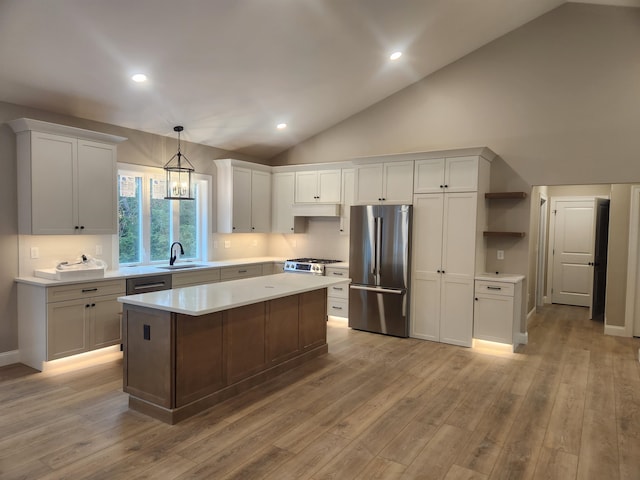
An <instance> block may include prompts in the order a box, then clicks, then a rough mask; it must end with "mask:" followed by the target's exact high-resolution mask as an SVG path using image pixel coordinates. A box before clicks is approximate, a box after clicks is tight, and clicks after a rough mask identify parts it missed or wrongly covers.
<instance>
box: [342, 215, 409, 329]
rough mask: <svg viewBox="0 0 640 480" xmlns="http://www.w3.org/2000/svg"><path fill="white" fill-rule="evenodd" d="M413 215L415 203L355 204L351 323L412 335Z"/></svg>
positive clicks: (351, 241)
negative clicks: (410, 295) (410, 298)
mask: <svg viewBox="0 0 640 480" xmlns="http://www.w3.org/2000/svg"><path fill="white" fill-rule="evenodd" d="M411 217H412V207H411V205H362V206H352V207H351V225H350V241H349V276H350V277H351V282H352V283H351V285H350V290H349V326H350V327H351V328H354V329H357V330H365V331H368V332H376V333H383V334H386V335H393V336H396V337H407V336H408V335H409V305H410V303H409V282H410V279H411V272H410V265H411Z"/></svg>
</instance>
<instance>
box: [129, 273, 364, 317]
mask: <svg viewBox="0 0 640 480" xmlns="http://www.w3.org/2000/svg"><path fill="white" fill-rule="evenodd" d="M350 282H351V279H349V278H335V277H324V276H320V275H303V274H300V273H279V274H276V275H265V276H262V277H254V278H245V279H240V280H231V281H228V282H220V283H209V284H206V285H196V286H193V287H183V288H174V289H171V290H161V291H159V292H151V293H140V294H137V295H127V296H123V297H119V298H118V301H119V302H121V303H125V304H129V305H137V306H139V307H147V308H154V309H156V310H164V311H167V312H174V313H183V314H185V315H193V316H197V315H205V314H207V313H213V312H220V311H223V310H229V309H231V308H236V307H241V306H244V305H251V304H253V303H258V302H264V301H267V300H273V299H274V298H281V297H287V296H289V295H297V294H299V293H304V292H310V291H312V290H318V289H321V288H327V287H330V286H332V285H339V284H343V283H350Z"/></svg>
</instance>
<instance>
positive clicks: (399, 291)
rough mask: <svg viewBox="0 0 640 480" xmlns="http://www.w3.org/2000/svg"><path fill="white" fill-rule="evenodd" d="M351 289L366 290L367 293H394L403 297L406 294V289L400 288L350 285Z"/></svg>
mask: <svg viewBox="0 0 640 480" xmlns="http://www.w3.org/2000/svg"><path fill="white" fill-rule="evenodd" d="M349 288H353V289H354V290H366V291H367V292H376V293H394V294H396V295H403V294H404V293H405V290H404V289H398V288H384V287H367V286H364V285H349Z"/></svg>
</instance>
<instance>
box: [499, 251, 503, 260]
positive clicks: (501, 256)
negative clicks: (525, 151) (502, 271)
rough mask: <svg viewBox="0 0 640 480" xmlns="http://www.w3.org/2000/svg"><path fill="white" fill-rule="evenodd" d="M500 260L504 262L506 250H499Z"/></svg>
mask: <svg viewBox="0 0 640 480" xmlns="http://www.w3.org/2000/svg"><path fill="white" fill-rule="evenodd" d="M498 260H504V250H498Z"/></svg>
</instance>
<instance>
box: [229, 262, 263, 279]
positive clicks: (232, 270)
mask: <svg viewBox="0 0 640 480" xmlns="http://www.w3.org/2000/svg"><path fill="white" fill-rule="evenodd" d="M262 275H263V273H262V264H259V265H256V264H253V265H242V266H238V267H224V268H221V269H220V280H221V281H223V282H224V281H225V280H236V279H238V278H250V277H260V276H262Z"/></svg>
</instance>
